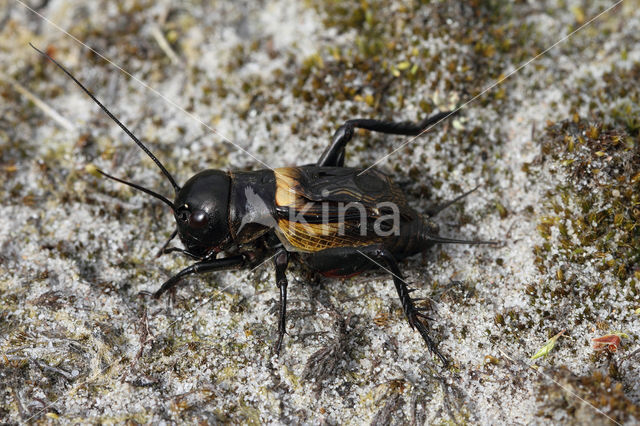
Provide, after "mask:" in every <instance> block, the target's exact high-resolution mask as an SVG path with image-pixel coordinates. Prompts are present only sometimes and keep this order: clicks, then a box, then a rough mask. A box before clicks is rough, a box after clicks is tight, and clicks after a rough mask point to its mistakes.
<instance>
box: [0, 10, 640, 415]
mask: <svg viewBox="0 0 640 426" xmlns="http://www.w3.org/2000/svg"><path fill="white" fill-rule="evenodd" d="M40 3H42V2H40ZM422 3H424V4H422ZM611 5H613V2H605V1H594V2H581V1H569V2H566V1H545V2H516V3H514V4H512V3H511V2H506V1H492V2H460V4H458V2H418V1H401V2H388V1H362V2H353V4H347V2H336V1H329V0H326V1H320V0H310V1H307V2H295V1H290V0H273V1H266V0H265V1H233V2H232V1H213V2H202V3H199V2H191V3H184V4H180V5H175V4H173V2H168V1H160V2H155V4H153V2H141V1H138V0H131V1H118V2H107V1H97V2H86V3H85V2H76V1H68V0H55V1H50V2H44V4H43V5H42V6H41V7H40V8H39V9H37V12H38V13H40V14H42V16H43V17H45V18H46V19H48V20H50V21H51V22H53V23H55V25H57V26H58V27H59V28H56V27H55V26H54V25H52V24H51V23H48V22H46V21H44V20H43V19H42V18H41V17H38V16H37V15H35V14H34V13H33V12H30V11H28V10H27V9H26V8H25V7H24V5H23V3H22V2H20V1H18V0H0V96H1V101H0V199H1V200H2V203H1V206H0V218H1V219H0V354H1V356H0V421H2V422H9V423H21V422H35V421H41V422H58V421H59V422H63V423H68V422H77V423H94V422H95V423H102V422H104V423H115V422H117V423H123V422H144V423H147V422H153V423H156V422H182V421H186V422H189V423H195V422H200V421H205V422H232V423H268V424H274V423H310V424H316V423H329V424H335V423H340V424H341V423H346V424H364V423H372V422H373V423H376V424H388V423H416V424H423V423H479V424H513V423H517V424H524V423H526V424H531V423H547V422H550V421H552V422H557V423H574V424H584V423H596V424H597V423H602V424H607V423H608V422H612V421H613V420H615V421H616V422H621V423H625V422H626V423H629V424H631V423H634V422H638V419H639V417H638V416H639V414H638V413H639V412H638V408H637V405H636V404H638V403H639V401H640V382H639V381H638V379H637V378H638V358H639V356H638V352H634V351H635V350H636V348H637V347H638V345H637V339H638V335H639V333H640V315H639V314H640V311H638V309H639V308H640V299H639V298H640V296H639V294H638V284H639V283H640V266H639V263H640V260H639V258H640V255H639V254H638V246H640V243H639V241H640V236H639V232H640V231H639V230H640V226H638V222H639V221H640V207H638V206H640V199H639V198H638V195H637V194H638V193H639V192H640V174H638V173H639V172H640V166H639V165H638V163H637V161H640V155H638V154H637V153H638V145H639V144H640V142H639V139H638V128H639V127H640V125H639V124H638V113H639V112H640V107H639V106H638V88H637V82H638V79H637V78H638V76H640V65H638V61H640V44H639V43H638V41H639V39H640V36H639V34H640V12H639V11H638V10H639V7H638V6H639V5H640V3H639V2H638V1H632V0H626V1H624V2H623V4H622V5H620V6H619V7H616V8H615V9H614V10H612V11H609V12H607V13H605V14H603V15H602V16H601V17H599V18H598V19H597V20H596V21H595V22H594V23H593V24H590V25H588V26H587V27H586V28H584V29H583V30H581V31H579V32H577V33H576V34H575V35H573V36H571V37H570V38H569V39H568V40H567V41H566V42H562V43H561V44H559V45H558V46H557V47H555V48H553V49H552V50H550V51H549V52H547V53H544V54H543V55H542V56H541V57H540V58H538V59H537V60H535V61H534V62H533V63H531V64H528V65H526V66H524V67H523V68H522V69H521V70H519V71H518V72H517V73H515V74H514V75H513V76H510V77H509V78H508V79H507V80H506V81H504V82H503V83H502V84H500V85H499V86H497V87H491V86H492V85H493V84H494V83H495V82H496V81H498V80H499V79H501V78H502V77H504V76H508V75H509V73H510V72H511V71H512V70H514V69H516V68H517V67H519V66H520V65H524V64H526V62H527V61H528V60H530V59H531V58H533V57H534V56H535V55H537V54H538V53H541V52H543V51H544V50H545V49H547V48H548V47H550V46H552V45H553V44H554V43H556V42H558V41H559V40H561V39H562V38H563V37H565V36H567V35H569V34H570V33H571V32H572V31H574V30H576V29H577V28H578V27H580V25H582V24H585V23H586V22H588V20H589V19H591V18H592V17H595V16H596V15H597V14H598V13H600V12H602V11H604V10H605V9H606V8H608V7H609V6H611ZM60 29H64V30H65V31H68V32H69V33H70V34H71V35H73V36H74V37H77V39H78V40H81V41H82V42H83V43H86V44H87V45H89V46H91V47H92V48H94V49H95V50H96V51H97V52H99V53H100V54H102V55H104V56H105V57H107V58H109V59H110V60H111V61H113V63H115V64H117V65H118V66H120V67H122V69H124V70H126V71H127V72H128V73H131V75H133V76H134V77H135V79H131V78H129V76H127V75H125V74H123V73H122V72H121V71H119V70H118V69H117V68H114V67H113V66H112V65H110V64H109V63H107V62H106V61H104V60H102V59H100V58H99V57H97V56H96V55H95V54H93V53H91V52H90V51H89V50H88V49H87V48H86V47H83V46H82V45H81V44H79V43H78V42H76V41H74V40H73V39H72V38H71V37H70V36H69V35H65V34H64V33H63V32H61V31H60ZM29 42H31V43H33V44H34V45H36V46H38V47H40V48H41V49H46V50H47V51H48V52H49V53H50V54H52V55H54V56H55V57H56V58H57V59H59V60H60V61H62V62H63V63H64V64H65V65H66V66H68V67H69V69H70V70H72V72H73V73H74V74H76V75H77V76H78V78H80V79H81V80H82V81H83V82H85V84H86V85H87V86H88V87H90V88H91V90H93V91H94V92H95V93H96V95H97V96H98V97H99V98H100V99H102V100H103V101H104V103H105V104H106V105H107V106H108V107H109V108H111V110H112V111H113V112H114V114H115V115H116V116H118V117H119V118H120V119H121V120H122V121H123V122H124V123H126V124H127V125H128V126H129V127H130V129H131V130H132V131H133V132H134V133H135V134H136V135H137V136H138V137H139V138H140V139H142V140H143V141H145V143H147V144H148V146H149V147H150V149H151V150H152V151H153V152H154V153H156V154H157V156H158V157H159V158H160V159H161V160H162V161H163V162H164V163H165V164H166V166H167V167H168V168H169V170H170V171H171V172H172V173H173V174H174V175H175V176H176V177H177V178H178V180H179V181H180V182H184V181H185V180H186V179H187V178H188V177H189V176H190V175H192V174H193V173H195V172H196V171H199V170H202V169H205V168H210V167H214V168H223V169H255V168H260V167H264V165H265V164H266V165H268V166H270V167H280V166H288V165H296V164H305V163H310V162H314V161H315V159H317V157H318V156H319V155H320V153H321V152H322V150H323V149H324V147H325V146H326V144H327V143H328V142H329V140H330V136H331V134H332V132H333V131H334V130H335V129H336V128H337V127H338V126H339V125H340V124H341V123H342V122H343V121H344V120H346V119H349V118H354V117H356V116H363V117H380V118H385V119H391V118H394V119H400V120H417V119H420V118H422V117H424V116H425V115H426V114H428V113H431V112H432V111H435V110H438V109H441V110H442V109H446V108H451V107H453V106H455V105H457V104H462V103H465V102H467V101H469V100H470V102H469V103H468V104H465V106H464V108H463V109H462V111H461V114H460V115H459V116H458V117H457V118H456V119H455V120H452V121H450V122H447V123H441V124H440V125H438V126H436V127H435V128H433V129H432V130H431V131H430V132H429V133H428V134H426V135H423V136H421V137H420V138H418V139H417V140H414V141H411V142H410V143H408V144H407V145H406V146H405V147H403V148H402V149H400V150H399V151H398V152H396V153H393V154H392V155H390V156H389V157H388V158H387V159H386V160H384V161H383V162H382V163H380V164H379V167H381V168H383V169H385V170H386V171H388V172H389V173H391V174H392V175H394V176H395V177H396V179H397V180H399V181H405V182H407V184H406V188H407V193H408V194H409V197H410V199H411V203H412V204H413V205H414V206H415V207H416V209H418V210H425V209H426V208H427V207H428V206H429V205H430V204H431V203H432V202H437V201H443V200H447V199H451V198H453V197H455V196H456V195H459V194H460V193H461V192H462V191H464V190H466V189H470V188H472V187H474V186H476V185H480V189H479V190H478V191H477V192H475V193H474V194H472V195H471V196H469V197H468V198H466V199H465V200H464V201H463V202H462V203H460V204H458V205H456V206H455V207H454V208H451V209H450V210H449V211H447V212H446V213H444V214H442V215H441V216H439V217H438V223H439V224H440V226H441V232H442V234H443V235H446V236H452V237H459V238H472V239H473V238H480V239H495V240H502V241H504V245H503V246H500V247H497V248H495V247H486V246H466V245H459V246H449V245H447V246H437V247H435V248H434V249H433V250H432V251H430V252H429V253H427V254H426V255H425V256H424V257H420V256H417V257H415V258H412V259H409V260H408V261H405V262H403V264H402V269H403V271H404V273H405V275H406V279H407V281H409V282H411V283H413V284H414V285H415V286H416V287H417V288H419V289H420V291H419V292H418V293H419V294H420V295H422V296H430V297H431V298H432V299H433V300H434V303H433V305H434V306H433V307H434V310H435V312H434V313H433V317H434V321H433V322H432V323H431V327H432V329H433V335H434V337H435V338H436V339H437V340H438V341H439V342H441V344H440V349H441V351H442V352H444V353H445V354H447V356H448V357H449V358H450V359H451V360H452V364H451V366H450V367H449V368H447V369H444V368H442V366H441V365H440V364H439V363H438V362H437V360H436V359H435V358H433V357H432V355H431V354H430V353H429V352H428V351H427V349H426V347H425V346H424V344H423V342H422V341H421V339H420V337H419V335H418V334H417V333H415V332H413V331H412V330H411V329H410V328H409V327H408V325H407V324H406V322H405V320H404V318H403V317H402V311H401V308H400V305H399V303H398V301H397V297H396V294H395V290H394V287H393V283H392V281H391V280H390V279H389V277H388V276H386V275H384V274H381V273H368V274H363V275H361V276H358V277H355V278H352V279H348V280H344V281H341V280H329V279H320V280H315V279H313V277H310V276H309V275H308V274H307V273H305V271H304V270H302V269H301V268H299V267H294V268H293V269H292V270H291V271H290V272H289V273H288V276H289V280H290V287H289V288H290V293H289V294H290V316H289V318H290V321H289V335H288V336H287V338H286V346H285V348H284V350H283V352H282V354H281V355H280V356H279V357H275V356H272V354H271V345H272V342H273V339H274V332H275V329H276V326H275V324H276V317H275V315H274V312H275V307H276V300H277V297H278V293H277V289H276V287H275V283H274V276H273V275H274V273H273V268H272V266H271V264H266V265H263V266H261V267H259V268H257V269H255V270H253V271H240V272H228V273H217V274H211V275H207V276H203V277H199V278H192V279H189V280H187V283H185V285H184V286H183V287H182V288H180V290H179V291H178V292H177V295H176V298H175V300H174V301H173V303H170V300H169V298H164V299H163V300H160V301H152V300H149V299H145V298H143V297H140V296H138V293H139V292H141V291H153V290H154V289H156V288H157V287H158V285H159V284H160V283H162V282H163V280H165V279H166V278H167V277H168V276H170V275H171V273H173V272H175V271H177V270H179V269H180V268H181V267H184V266H185V265H187V264H188V260H187V259H183V258H180V257H178V256H176V257H172V256H165V257H162V258H160V259H155V258H154V254H155V251H156V250H157V248H158V247H159V246H160V245H161V244H162V243H163V242H164V240H165V239H166V238H167V237H168V235H169V234H170V232H171V230H172V221H173V219H172V217H171V215H170V214H169V212H168V211H167V209H166V207H165V206H164V205H163V204H162V203H160V202H157V201H156V200H152V199H150V198H149V197H147V196H144V194H140V193H136V192H133V191H131V190H130V189H128V188H126V187H123V186H121V185H117V184H115V183H113V182H111V181H108V180H106V179H100V178H96V177H94V176H93V175H91V174H90V173H88V172H87V171H86V167H87V165H90V164H94V165H97V166H98V167H100V168H102V169H105V170H108V171H110V172H112V173H114V174H115V175H117V176H123V177H124V176H126V177H128V178H129V179H131V180H133V181H135V182H138V183H141V184H143V185H146V186H148V187H150V188H153V189H154V190H158V191H160V192H162V193H163V194H170V190H171V188H170V186H169V185H168V184H167V182H165V181H164V180H163V178H162V176H161V175H160V173H159V172H158V170H157V169H156V168H155V167H154V165H153V163H152V162H151V161H150V160H149V159H148V158H146V157H145V156H144V155H143V154H142V153H140V152H139V150H138V149H137V148H136V147H135V145H134V144H133V143H131V141H129V140H128V139H127V137H126V136H125V135H124V134H123V133H122V131H121V130H120V129H119V128H118V127H117V126H116V125H115V124H114V123H112V122H111V121H110V120H109V119H108V118H107V117H106V116H105V115H104V114H103V113H102V112H101V111H99V110H98V108H97V107H96V106H95V105H94V104H92V102H91V101H90V100H88V99H87V97H86V96H85V95H84V94H83V93H82V92H81V91H80V90H79V89H78V88H77V87H76V86H74V85H73V83H72V82H70V81H69V80H68V79H67V78H66V77H65V76H64V74H63V73H61V72H60V71H59V70H57V69H56V68H55V67H54V66H52V65H51V64H50V63H47V62H46V61H45V60H43V58H42V57H40V56H39V55H38V54H37V53H36V52H35V51H34V50H32V49H31V48H30V47H29V46H28V43H29ZM140 81H142V82H144V83H145V84H147V85H148V86H150V87H151V88H153V90H150V89H149V88H145V87H144V86H143V85H142V84H140ZM490 87H491V88H490ZM485 88H490V89H489V90H488V91H487V92H486V93H482V92H483V90H484V89H485ZM154 91H157V92H159V93H161V94H162V96H163V97H165V98H166V99H168V100H169V101H167V100H166V99H163V98H162V97H160V96H158V95H157V94H156V93H154ZM44 105H48V107H49V108H50V109H49V110H48V109H47V108H46V107H45V106H44ZM202 123H204V124H205V125H206V126H209V127H211V128H215V129H216V132H217V134H214V133H212V132H211V131H210V130H208V129H207V128H206V127H205V126H203V124H202ZM553 123H564V127H563V124H559V125H557V126H559V127H553ZM571 123H573V124H571ZM601 124H602V125H604V127H602V128H600V127H598V126H600V125H601ZM572 125H573V126H574V127H576V129H573V127H571V126H572ZM592 127H593V128H595V129H596V130H590V129H591V128H592ZM554 129H555V130H554ZM572 129H573V130H572ZM572 132H573V133H572ZM222 135H224V136H222ZM616 135H617V136H616ZM581 138H582V139H581ZM616 138H617V139H616ZM225 139H228V140H230V141H233V143H228V142H225ZM406 141H407V140H406V139H404V138H401V137H391V136H380V135H373V134H367V133H364V132H362V133H358V134H357V136H356V138H355V140H354V142H353V143H352V145H350V149H349V154H348V156H347V163H348V164H349V165H352V166H368V165H370V164H373V163H374V162H376V161H377V160H378V159H380V158H382V157H384V156H385V155H386V154H389V153H391V152H392V151H393V150H394V149H395V148H397V147H399V146H401V144H403V143H404V142H406ZM571 141H575V144H576V146H577V148H576V150H575V151H574V150H569V149H568V148H566V147H567V146H568V144H569V143H570V142H571ZM585 141H586V142H585ZM616 141H622V142H621V143H622V145H617V144H618V142H616ZM599 144H600V145H599ZM606 144H609V145H606ZM236 145H237V146H240V147H241V148H242V149H238V148H237V146H236ZM601 145H602V147H600V146H601ZM545 146H547V148H546V150H545V149H543V147H545ZM620 146H622V147H623V148H620V149H619V147H620ZM605 148H606V149H605ZM247 152H248V153H250V155H249V154H247ZM580 153H582V154H584V155H583V156H582V157H580V156H579V155H582V154H580ZM634 155H635V156H634ZM608 165H613V166H615V167H613V166H612V167H613V168H614V169H611V168H607V167H608ZM594 169H597V171H594ZM636 178H637V179H636ZM634 179H635V180H634ZM592 211H593V216H591V212H592ZM607 218H610V219H611V220H610V221H609V219H607ZM580 224H583V225H584V227H583V228H580V227H578V225H580ZM634 224H635V225H634ZM587 228H588V229H587ZM562 330H566V331H565V332H564V335H563V336H562V337H561V338H560V339H559V340H558V342H557V344H556V346H555V347H554V348H553V350H552V351H551V352H550V354H549V355H548V356H547V357H545V358H540V359H537V360H535V361H532V360H531V356H532V355H533V354H534V353H536V352H537V351H538V350H539V349H540V348H541V347H542V346H543V345H544V344H545V342H546V341H547V339H549V338H550V337H551V336H553V335H556V334H557V333H558V332H560V331H562ZM613 332H618V333H624V334H625V336H626V337H624V338H623V339H622V348H620V349H619V350H618V351H617V352H615V353H607V352H606V351H605V352H595V351H594V350H593V349H592V347H591V342H590V339H591V338H594V337H597V336H603V335H606V334H610V333H613ZM534 364H535V365H536V366H537V367H531V366H532V365H534Z"/></svg>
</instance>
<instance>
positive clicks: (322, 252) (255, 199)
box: [34, 47, 494, 365]
mask: <svg viewBox="0 0 640 426" xmlns="http://www.w3.org/2000/svg"><path fill="white" fill-rule="evenodd" d="M34 49H36V48H35V47H34ZM36 50H38V49H36ZM38 52H40V53H41V54H42V55H44V56H46V57H47V58H48V59H49V60H51V61H52V62H53V63H54V64H56V65H57V66H58V67H59V68H60V69H61V70H62V71H64V72H65V73H66V74H67V75H68V76H69V77H70V78H71V79H72V80H73V81H74V82H75V83H76V84H78V86H80V88H82V90H83V91H84V92H85V93H86V94H87V95H88V96H89V97H91V99H92V100H93V101H94V102H95V103H96V104H98V105H99V106H100V108H102V110H103V111H104V112H105V113H106V114H107V115H108V116H109V117H110V118H111V119H112V120H113V121H114V122H116V123H117V124H118V125H119V126H120V127H121V128H122V130H124V132H125V133H126V134H127V135H128V136H129V137H130V138H131V139H132V140H133V141H134V142H135V143H136V144H137V145H138V146H139V147H140V148H141V149H142V150H143V151H144V152H145V153H146V154H147V155H148V156H149V157H150V158H151V159H152V160H153V161H154V162H155V164H156V165H157V166H158V168H159V169H160V170H161V171H162V173H163V174H164V176H165V177H166V178H167V179H168V180H169V182H171V185H172V186H173V188H174V190H175V199H174V200H173V201H170V200H169V199H168V198H166V197H164V196H163V195H160V194H158V193H156V192H154V191H152V190H150V189H148V188H144V187H142V186H140V185H137V184H135V183H131V182H127V181H125V180H122V179H119V178H116V177H114V176H111V175H109V174H107V173H105V172H103V171H100V170H98V171H99V172H100V173H101V174H102V175H104V176H106V177H108V178H110V179H113V180H115V181H117V182H120V183H123V184H126V185H129V186H131V187H133V188H135V189H137V190H140V191H143V192H145V193H146V194H149V195H151V196H153V197H155V198H157V199H159V200H161V201H162V202H163V203H165V204H166V205H168V206H169V207H170V208H171V210H172V212H173V215H174V217H175V220H176V229H175V231H174V232H173V233H172V234H171V237H170V238H169V240H168V241H167V242H166V243H165V244H164V246H163V247H162V248H161V250H160V252H159V255H160V254H166V253H172V252H179V253H182V254H184V255H187V256H189V257H191V258H193V259H195V263H193V264H192V265H191V266H189V267H187V268H185V269H183V270H182V271H180V272H178V273H177V274H175V275H174V276H173V277H171V278H169V279H168V280H167V281H166V282H165V283H164V284H162V286H160V288H159V289H158V290H157V291H156V292H155V293H154V294H153V296H154V297H155V298H158V297H160V295H162V294H163V293H164V292H166V291H167V290H169V289H171V288H174V287H175V286H176V285H177V284H178V283H180V281H181V279H182V278H183V277H185V276H187V275H191V274H200V273H205V272H212V271H221V270H228V269H238V268H252V267H254V266H256V265H259V264H260V263H261V262H263V261H265V260H267V259H270V258H273V260H274V264H275V275H276V284H277V286H278V288H279V289H280V312H279V320H278V337H277V340H276V343H275V346H274V349H275V351H276V352H279V351H280V347H281V345H282V340H283V337H284V334H285V324H286V306H287V278H286V275H285V271H286V269H287V265H288V263H289V261H291V260H296V261H298V262H302V263H303V264H305V265H306V266H308V267H309V268H310V269H311V270H312V271H314V272H318V273H320V274H322V275H325V276H329V277H348V276H352V275H355V274H358V273H361V272H363V271H367V270H371V269H383V270H385V271H386V272H388V273H390V274H391V276H392V278H393V282H394V284H395V287H396V290H397V292H398V296H399V297H400V302H401V304H402V309H403V311H404V314H405V316H406V318H407V320H408V321H409V325H410V326H411V327H412V328H414V329H416V330H417V331H418V332H419V333H420V335H421V336H422V338H423V339H424V341H425V342H426V344H427V346H428V348H429V349H430V350H431V351H432V352H433V353H434V354H435V355H437V356H438V357H439V358H440V360H441V361H442V363H443V364H445V365H446V364H447V360H446V358H445V357H444V356H443V355H442V354H441V353H440V352H439V351H438V348H437V345H436V343H435V342H434V340H433V339H432V338H431V337H430V335H429V329H428V325H427V321H428V320H429V319H430V318H429V317H428V316H427V315H425V313H424V312H423V311H424V309H423V308H420V307H418V306H416V304H415V301H416V299H414V298H412V297H411V296H410V293H411V292H412V291H413V290H412V289H409V288H408V287H407V284H406V283H405V281H404V280H403V278H402V273H401V272H400V268H399V267H398V261H400V260H402V259H404V258H406V257H408V256H412V255H415V254H417V253H421V252H423V251H425V250H427V249H429V248H430V247H431V246H433V245H434V244H436V243H462V244H493V243H494V242H491V241H478V240H472V241H468V240H458V239H451V238H445V237H441V236H439V235H438V226H437V225H436V224H435V223H434V222H433V221H432V220H431V218H433V217H434V216H435V215H436V214H438V213H439V212H440V211H442V210H443V209H444V208H446V207H448V206H450V205H451V204H452V203H454V202H456V201H458V200H459V199H461V198H462V197H464V196H466V195H468V194H469V193H470V192H472V191H473V190H472V191H469V192H467V193H466V194H463V195H462V196H460V197H458V198H456V199H455V200H452V201H450V202H447V203H444V204H443V205H440V206H437V207H436V208H433V209H432V210H431V211H429V212H427V218H423V217H421V216H420V215H419V214H418V213H417V212H416V211H415V210H414V209H412V208H411V207H410V206H409V205H408V204H407V201H406V199H405V196H404V194H403V193H402V191H401V189H400V188H399V187H398V186H397V185H396V184H394V183H393V182H392V181H391V179H390V178H389V177H388V176H387V175H386V174H384V173H382V172H380V171H379V170H376V169H375V168H371V169H367V170H366V171H365V172H362V171H363V169H360V168H352V167H345V166H344V158H345V147H346V145H347V143H348V142H349V141H350V140H351V138H352V137H353V133H354V129H356V128H360V129H366V130H370V131H374V132H382V133H389V134H396V135H414V136H415V135H419V134H421V133H422V132H423V130H424V129H426V128H427V127H428V126H430V125H432V124H434V123H437V122H439V121H441V120H443V119H445V118H447V117H449V116H451V115H452V114H453V113H452V112H450V111H447V112H441V113H439V114H436V115H434V116H432V117H427V118H426V119H424V120H422V121H421V122H419V123H411V122H392V121H381V120H371V119H355V120H348V121H346V122H345V123H344V124H343V125H342V126H340V127H339V128H338V130H337V131H336V132H335V134H334V136H333V139H332V141H331V143H330V144H329V146H328V147H327V148H326V149H325V151H324V152H323V153H322V155H321V156H320V158H319V159H318V161H317V162H316V163H315V164H309V165H304V166H299V167H284V168H277V169H273V170H271V169H265V170H256V171H250V172H236V171H221V170H205V171H202V172H200V173H198V174H196V175H195V176H193V177H192V178H191V179H189V180H188V181H187V182H186V183H185V184H184V185H182V186H180V185H178V184H177V183H176V181H175V179H174V178H173V177H172V176H171V174H170V173H169V172H168V171H167V169H166V168H165V167H164V166H163V165H162V163H161V162H160V161H159V160H158V159H157V158H156V157H155V156H154V155H153V154H152V153H151V151H149V149H148V148H147V147H146V146H144V145H143V144H142V142H140V141H139V140H138V139H137V138H136V137H135V136H134V135H133V134H132V133H131V132H130V131H129V129H127V128H126V127H125V126H124V125H123V124H122V123H121V122H120V121H119V120H118V119H117V118H116V117H114V116H113V114H111V112H109V110H108V109H107V108H106V107H105V106H104V105H103V104H102V103H100V101H98V100H97V99H96V98H95V96H94V95H93V94H92V93H91V92H90V91H89V90H88V89H87V88H85V87H84V86H83V85H82V84H81V83H80V82H79V81H78V80H77V79H76V78H75V77H74V76H73V75H72V74H71V73H70V72H69V71H67V70H66V69H65V68H64V67H63V66H62V65H60V64H59V63H58V62H56V61H55V60H54V59H53V58H51V57H50V56H49V55H47V54H46V53H43V52H41V51H40V50H38ZM176 235H177V236H179V237H180V240H181V242H182V245H183V248H179V247H169V243H170V241H171V240H172V239H173V238H174V237H175V236H176Z"/></svg>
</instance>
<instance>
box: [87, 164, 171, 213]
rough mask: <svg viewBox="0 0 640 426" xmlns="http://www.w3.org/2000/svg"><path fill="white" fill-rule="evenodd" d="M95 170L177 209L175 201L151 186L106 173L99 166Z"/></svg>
mask: <svg viewBox="0 0 640 426" xmlns="http://www.w3.org/2000/svg"><path fill="white" fill-rule="evenodd" d="M95 171H96V172H98V173H100V174H101V175H103V176H106V177H108V178H109V179H113V180H115V181H116V182H120V183H123V184H125V185H128V186H130V187H132V188H135V189H137V190H138V191H142V192H144V193H145V194H149V195H151V196H152V197H154V198H157V199H158V200H160V201H162V202H163V203H165V204H166V205H168V206H169V207H171V210H175V208H174V206H173V203H172V202H171V201H169V200H168V199H167V198H166V197H164V196H163V195H160V194H158V193H157V192H154V191H152V190H150V189H149V188H145V187H144V186H141V185H138V184H135V183H133V182H129V181H126V180H124V179H120V178H117V177H115V176H111V175H110V174H109V173H105V172H103V171H102V170H100V169H99V168H97V167H95Z"/></svg>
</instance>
